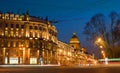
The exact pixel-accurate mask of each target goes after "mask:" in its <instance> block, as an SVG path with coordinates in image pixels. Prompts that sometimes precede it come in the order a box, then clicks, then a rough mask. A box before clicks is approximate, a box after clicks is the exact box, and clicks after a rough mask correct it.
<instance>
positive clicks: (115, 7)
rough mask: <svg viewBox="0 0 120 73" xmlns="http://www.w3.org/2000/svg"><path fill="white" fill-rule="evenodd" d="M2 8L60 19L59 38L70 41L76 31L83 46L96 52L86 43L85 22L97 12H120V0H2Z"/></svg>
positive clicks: (2, 9)
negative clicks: (83, 32)
mask: <svg viewBox="0 0 120 73" xmlns="http://www.w3.org/2000/svg"><path fill="white" fill-rule="evenodd" d="M0 10H1V11H3V12H7V11H10V12H14V13H23V12H26V11H27V10H28V11H29V13H30V15H34V16H42V17H46V16H48V17H49V19H50V20H53V19H55V20H57V21H58V23H57V24H55V26H56V28H57V30H58V38H59V40H61V41H63V42H67V43H68V42H69V39H70V37H71V36H72V33H73V32H76V33H77V36H78V37H79V39H80V41H81V46H85V47H88V50H89V51H90V52H95V51H96V50H95V49H93V48H89V45H86V42H87V41H86V40H85V36H84V35H83V34H82V31H83V28H84V26H85V23H86V22H87V21H89V20H90V18H91V17H92V16H93V15H95V14H96V13H103V14H105V15H108V14H109V13H110V12H111V11H116V12H119V11H120V0H0ZM87 43H88V42H87Z"/></svg>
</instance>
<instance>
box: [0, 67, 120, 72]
mask: <svg viewBox="0 0 120 73" xmlns="http://www.w3.org/2000/svg"><path fill="white" fill-rule="evenodd" d="M0 73H120V65H117V66H112V65H111V66H39V67H0Z"/></svg>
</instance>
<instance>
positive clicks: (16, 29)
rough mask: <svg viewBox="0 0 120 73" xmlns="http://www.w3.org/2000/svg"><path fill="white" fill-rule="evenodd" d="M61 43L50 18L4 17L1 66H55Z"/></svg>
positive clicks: (0, 25) (1, 17)
mask: <svg viewBox="0 0 120 73" xmlns="http://www.w3.org/2000/svg"><path fill="white" fill-rule="evenodd" d="M57 41H58V40H57V30H56V28H55V27H54V26H53V25H52V24H51V23H50V22H49V21H48V19H47V18H46V20H43V19H41V18H38V17H33V16H29V14H28V12H26V13H25V14H22V15H20V14H13V13H0V64H55V63H57V59H56V49H57Z"/></svg>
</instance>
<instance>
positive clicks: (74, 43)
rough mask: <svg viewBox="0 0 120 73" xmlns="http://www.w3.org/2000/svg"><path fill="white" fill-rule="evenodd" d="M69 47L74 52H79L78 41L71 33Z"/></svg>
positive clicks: (74, 34)
mask: <svg viewBox="0 0 120 73" xmlns="http://www.w3.org/2000/svg"><path fill="white" fill-rule="evenodd" d="M69 45H70V46H72V47H73V48H74V50H75V51H80V40H79V38H78V37H77V36H76V33H73V36H72V37H71V38H70V41H69Z"/></svg>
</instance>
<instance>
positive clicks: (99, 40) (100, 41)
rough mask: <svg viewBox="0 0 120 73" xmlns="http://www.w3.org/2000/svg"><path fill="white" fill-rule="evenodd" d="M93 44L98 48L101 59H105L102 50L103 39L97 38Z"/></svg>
mask: <svg viewBox="0 0 120 73" xmlns="http://www.w3.org/2000/svg"><path fill="white" fill-rule="evenodd" d="M95 43H96V44H97V45H98V46H99V48H100V52H101V54H102V57H103V58H105V57H106V55H105V51H104V50H103V46H104V42H103V39H102V38H101V37H99V38H97V40H96V42H95Z"/></svg>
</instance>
